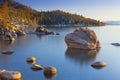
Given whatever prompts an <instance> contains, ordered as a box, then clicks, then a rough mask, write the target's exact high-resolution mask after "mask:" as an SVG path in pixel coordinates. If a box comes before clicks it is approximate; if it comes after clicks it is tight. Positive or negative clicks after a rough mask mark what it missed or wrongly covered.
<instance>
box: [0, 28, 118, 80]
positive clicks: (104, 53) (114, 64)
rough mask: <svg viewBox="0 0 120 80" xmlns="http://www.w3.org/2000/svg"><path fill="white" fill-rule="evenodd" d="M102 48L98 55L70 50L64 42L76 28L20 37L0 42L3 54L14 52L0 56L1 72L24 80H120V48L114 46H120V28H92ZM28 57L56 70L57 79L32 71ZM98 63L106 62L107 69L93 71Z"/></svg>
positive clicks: (97, 52)
mask: <svg viewBox="0 0 120 80" xmlns="http://www.w3.org/2000/svg"><path fill="white" fill-rule="evenodd" d="M90 29H92V30H94V31H95V32H96V34H97V36H98V38H99V40H100V42H101V44H102V48H101V49H100V50H99V51H80V50H71V49H67V46H66V44H65V42H64V37H65V35H66V34H68V33H70V32H73V31H74V30H75V28H50V30H51V31H55V32H59V33H60V35H49V36H37V35H33V34H31V35H27V36H25V37H19V38H18V39H17V40H16V41H15V42H13V43H8V42H4V41H2V40H0V52H1V51H4V50H14V51H15V52H14V53H13V54H11V55H5V54H1V53H0V69H6V70H10V71H11V70H12V71H20V72H21V73H22V79H21V80H120V76H119V74H120V47H115V46H113V45H111V43H113V42H118V43H119V42H120V36H119V34H120V26H105V27H90ZM28 57H36V58H37V61H36V63H37V64H40V65H42V66H45V67H46V66H54V67H56V68H57V75H56V77H54V78H46V77H45V76H44V74H43V71H32V70H31V69H30V66H31V64H28V63H27V62H26V59H27V58H28ZM96 61H105V62H106V63H107V67H105V68H103V69H94V68H92V67H91V66H90V65H91V64H92V63H93V62H96Z"/></svg>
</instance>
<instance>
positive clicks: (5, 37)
mask: <svg viewBox="0 0 120 80" xmlns="http://www.w3.org/2000/svg"><path fill="white" fill-rule="evenodd" d="M4 40H9V41H14V40H15V38H14V37H13V36H12V34H11V33H10V32H9V31H5V35H4Z"/></svg>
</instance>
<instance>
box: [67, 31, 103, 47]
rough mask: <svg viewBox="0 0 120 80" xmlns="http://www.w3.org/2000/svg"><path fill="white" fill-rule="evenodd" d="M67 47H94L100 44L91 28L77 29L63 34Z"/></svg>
mask: <svg viewBox="0 0 120 80" xmlns="http://www.w3.org/2000/svg"><path fill="white" fill-rule="evenodd" d="M65 42H66V44H67V46H68V48H79V49H96V48H100V47H101V45H100V43H99V40H98V38H97V36H96V34H95V32H94V31H93V30H90V29H79V30H75V31H74V32H73V33H70V34H67V35H66V36H65Z"/></svg>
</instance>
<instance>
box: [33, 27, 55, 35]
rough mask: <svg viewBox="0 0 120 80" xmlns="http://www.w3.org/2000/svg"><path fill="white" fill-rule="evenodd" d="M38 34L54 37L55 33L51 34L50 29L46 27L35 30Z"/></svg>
mask: <svg viewBox="0 0 120 80" xmlns="http://www.w3.org/2000/svg"><path fill="white" fill-rule="evenodd" d="M35 32H36V34H39V35H50V34H51V35H54V32H50V31H49V30H48V29H46V28H44V27H41V26H39V27H37V28H36V30H35Z"/></svg>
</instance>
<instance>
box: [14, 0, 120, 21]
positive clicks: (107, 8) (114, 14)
mask: <svg viewBox="0 0 120 80" xmlns="http://www.w3.org/2000/svg"><path fill="white" fill-rule="evenodd" d="M16 1H18V2H20V3H22V4H25V5H27V6H29V7H31V8H33V9H36V10H38V11H51V10H58V9H59V10H63V11H66V12H70V13H73V14H74V13H75V14H79V15H83V16H85V17H88V18H92V19H97V20H101V21H108V20H109V21H111V20H112V21H117V20H120V0H16Z"/></svg>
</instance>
